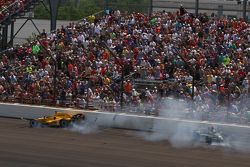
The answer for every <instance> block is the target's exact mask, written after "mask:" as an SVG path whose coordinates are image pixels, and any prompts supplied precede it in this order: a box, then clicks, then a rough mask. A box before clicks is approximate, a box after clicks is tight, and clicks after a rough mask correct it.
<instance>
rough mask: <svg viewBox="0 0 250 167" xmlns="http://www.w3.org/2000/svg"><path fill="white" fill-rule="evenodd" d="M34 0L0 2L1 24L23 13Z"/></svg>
mask: <svg viewBox="0 0 250 167" xmlns="http://www.w3.org/2000/svg"><path fill="white" fill-rule="evenodd" d="M32 1H34V0H0V23H1V22H2V21H4V20H5V19H6V18H8V17H11V16H13V15H14V14H17V13H20V12H23V11H24V10H25V8H26V6H27V5H28V4H29V3H31V2H32Z"/></svg>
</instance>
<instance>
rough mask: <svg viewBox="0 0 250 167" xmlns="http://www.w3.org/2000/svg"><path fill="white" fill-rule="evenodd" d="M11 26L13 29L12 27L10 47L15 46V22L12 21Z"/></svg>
mask: <svg viewBox="0 0 250 167" xmlns="http://www.w3.org/2000/svg"><path fill="white" fill-rule="evenodd" d="M10 26H11V27H10V42H9V44H10V46H13V39H14V27H15V22H14V21H12V22H11V25H10Z"/></svg>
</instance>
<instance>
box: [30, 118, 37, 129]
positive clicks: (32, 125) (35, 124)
mask: <svg viewBox="0 0 250 167" xmlns="http://www.w3.org/2000/svg"><path fill="white" fill-rule="evenodd" d="M30 127H31V128H35V127H38V122H37V121H36V120H30Z"/></svg>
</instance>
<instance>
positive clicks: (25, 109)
mask: <svg viewBox="0 0 250 167" xmlns="http://www.w3.org/2000/svg"><path fill="white" fill-rule="evenodd" d="M58 110H60V111H65V112H67V111H76V112H84V113H85V114H86V119H87V120H88V122H92V123H95V124H97V125H100V126H104V127H105V126H106V127H113V128H124V129H133V130H142V131H156V132H157V131H158V132H160V133H174V131H176V129H180V128H185V129H187V128H188V129H189V130H197V129H199V128H207V127H210V126H215V127H216V128H218V129H220V130H222V131H223V132H224V133H227V134H234V135H240V134H241V135H242V134H244V135H248V136H250V126H244V125H237V124H224V123H216V122H209V121H191V120H184V119H174V118H164V117H154V116H139V115H133V114H125V113H110V112H99V111H89V110H77V109H72V108H56V107H45V106H30V105H19V104H7V103H0V115H1V116H8V117H14V116H15V117H20V118H21V117H25V118H31V119H32V118H37V117H42V116H44V115H52V114H53V113H54V111H58Z"/></svg>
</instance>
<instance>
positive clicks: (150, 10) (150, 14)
mask: <svg viewBox="0 0 250 167" xmlns="http://www.w3.org/2000/svg"><path fill="white" fill-rule="evenodd" d="M149 5H150V6H149V16H152V13H153V0H150V4H149Z"/></svg>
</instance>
